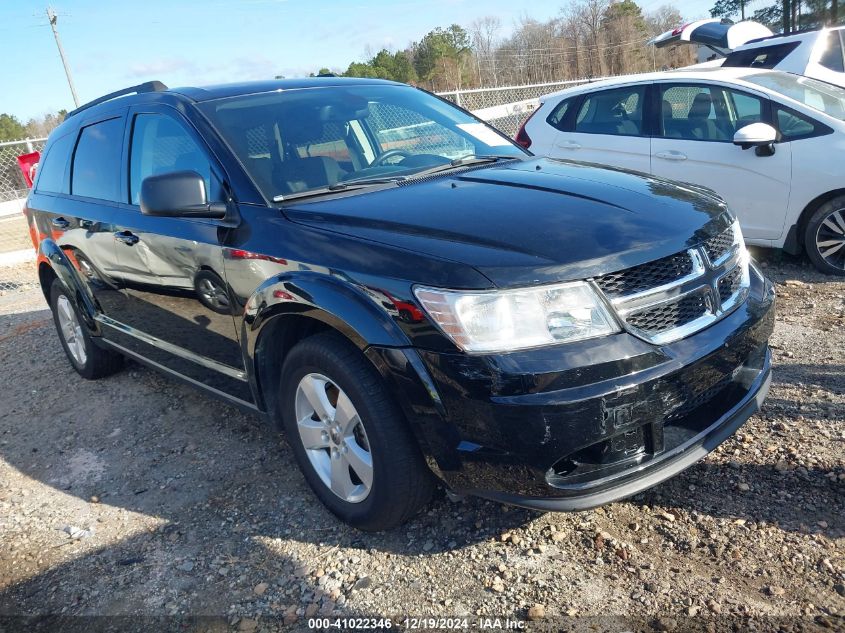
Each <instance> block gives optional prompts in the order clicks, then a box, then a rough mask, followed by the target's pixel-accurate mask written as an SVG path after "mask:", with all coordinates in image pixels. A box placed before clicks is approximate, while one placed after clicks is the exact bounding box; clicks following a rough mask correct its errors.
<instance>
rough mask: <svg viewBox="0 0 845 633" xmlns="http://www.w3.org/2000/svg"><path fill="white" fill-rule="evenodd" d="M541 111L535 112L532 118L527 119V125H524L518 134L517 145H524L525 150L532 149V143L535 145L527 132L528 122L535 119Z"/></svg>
mask: <svg viewBox="0 0 845 633" xmlns="http://www.w3.org/2000/svg"><path fill="white" fill-rule="evenodd" d="M539 111H540V109H539V108H537V109H536V110H534V112H532V113H531V116H529V117H528V118H527V119H525V123H523V124H522V127H520V128H519V132H517V133H516V139H515V140H516V142H517V144H518V145H522V147H524V148H525V149H528V148H529V147H531V143H533V141H532V140H531V137H530V136H528V132H526V131H525V126H526V125H528V122H529V121H530V120H531V119H533V118H534V115H535V114H537V112H539Z"/></svg>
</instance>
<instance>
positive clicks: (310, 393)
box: [295, 374, 373, 503]
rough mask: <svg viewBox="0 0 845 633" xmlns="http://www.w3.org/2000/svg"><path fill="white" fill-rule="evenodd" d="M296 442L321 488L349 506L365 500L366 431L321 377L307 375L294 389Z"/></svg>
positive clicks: (369, 462)
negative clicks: (299, 444)
mask: <svg viewBox="0 0 845 633" xmlns="http://www.w3.org/2000/svg"><path fill="white" fill-rule="evenodd" d="M295 407H296V420H297V429H298V430H299V439H300V441H301V442H302V446H303V448H304V449H305V452H306V454H307V455H308V459H309V461H310V462H311V465H312V466H313V467H314V471H315V472H316V473H317V475H318V476H319V477H320V480H321V481H322V482H323V484H324V485H325V486H326V487H327V488H328V489H329V490H331V491H332V492H333V493H334V494H335V495H337V496H338V497H340V498H341V499H343V500H344V501H346V502H348V503H360V502H361V501H363V500H364V499H366V498H367V495H368V494H369V493H370V489H371V488H372V485H373V456H372V454H371V453H370V442H369V440H368V438H367V431H366V430H365V429H364V424H363V422H362V421H361V417H360V416H359V415H358V411H357V410H356V409H355V406H354V405H353V404H352V401H351V400H350V399H349V396H347V395H346V393H345V392H344V391H343V390H342V389H341V388H340V387H338V386H337V385H336V384H335V383H334V382H332V380H330V379H329V378H326V377H325V376H323V375H321V374H307V375H305V376H303V377H302V379H301V380H300V381H299V386H298V387H297V389H296V403H295Z"/></svg>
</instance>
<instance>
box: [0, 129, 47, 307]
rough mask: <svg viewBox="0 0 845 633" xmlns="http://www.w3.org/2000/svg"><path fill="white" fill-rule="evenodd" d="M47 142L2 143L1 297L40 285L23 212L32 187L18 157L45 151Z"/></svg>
mask: <svg viewBox="0 0 845 633" xmlns="http://www.w3.org/2000/svg"><path fill="white" fill-rule="evenodd" d="M46 142H47V139H44V138H39V139H28V140H24V141H12V142H7V143H0V296H3V295H7V294H9V293H10V292H16V291H20V290H29V289H31V288H35V287H36V286H37V285H38V279H37V275H36V271H35V266H34V265H33V262H34V260H35V253H34V251H33V248H32V240H31V239H30V237H29V227H28V226H27V223H26V219H25V218H24V216H23V215H22V214H21V211H22V210H23V203H24V200H25V199H26V196H27V194H29V189H28V186H27V183H26V180H25V179H24V175H23V171H22V170H21V167H20V165H19V164H18V157H19V156H22V155H24V154H31V153H33V152H40V151H42V150H43V149H44V145H45V143H46Z"/></svg>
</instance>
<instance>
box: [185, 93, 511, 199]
mask: <svg viewBox="0 0 845 633" xmlns="http://www.w3.org/2000/svg"><path fill="white" fill-rule="evenodd" d="M199 107H200V108H201V109H202V111H203V112H204V113H205V115H206V116H207V117H208V118H209V119H210V120H211V122H212V123H213V124H214V125H215V127H216V128H217V129H218V130H219V132H220V134H221V135H222V136H223V138H224V139H225V140H226V141H227V143H228V144H229V146H230V147H231V149H232V151H233V152H234V153H235V154H236V156H237V157H238V158H239V159H240V161H241V163H242V164H243V165H244V167H245V168H246V170H247V171H248V172H249V173H250V175H251V176H252V177H253V179H254V180H255V182H256V184H257V185H258V186H259V188H260V189H261V190H262V193H263V194H264V195H265V197H266V198H267V199H269V200H274V201H276V202H281V201H284V200H285V199H293V198H303V197H307V196H317V195H321V194H329V193H333V192H337V191H343V190H347V189H350V190H351V189H360V188H364V187H368V186H379V185H380V186H384V185H385V184H389V183H391V182H394V181H398V180H406V179H409V178H413V177H414V176H415V175H422V174H424V173H425V174H428V173H433V172H439V171H445V170H449V169H454V168H457V167H460V166H464V165H468V164H475V163H478V162H485V161H486V160H490V161H495V160H502V159H509V158H514V159H516V158H523V157H525V156H526V155H527V154H526V153H525V152H524V151H523V150H522V148H520V147H519V146H517V145H515V144H514V143H513V142H512V141H510V140H509V139H508V138H506V137H505V136H503V135H501V134H500V133H498V132H496V131H495V130H493V129H492V128H490V127H489V126H487V125H485V124H484V123H479V122H478V120H476V119H474V118H473V117H471V116H469V115H468V114H467V113H465V112H464V111H462V110H460V109H459V108H456V107H454V106H452V105H451V104H449V103H446V102H444V101H442V100H440V99H438V98H437V97H434V96H432V95H430V94H427V93H425V92H423V91H421V90H417V89H414V88H411V87H408V86H391V85H350V86H327V87H318V88H305V89H291V90H279V91H276V92H269V93H261V94H252V95H243V96H236V97H228V98H225V99H217V100H212V101H207V102H204V103H201V104H199Z"/></svg>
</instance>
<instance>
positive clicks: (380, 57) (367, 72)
mask: <svg viewBox="0 0 845 633" xmlns="http://www.w3.org/2000/svg"><path fill="white" fill-rule="evenodd" d="M343 74H344V75H345V76H346V77H364V78H372V79H390V80H391V81H401V82H402V83H412V82H413V81H415V80H416V73H415V72H414V66H413V64H412V63H411V59H410V57H409V56H408V53H406V52H405V51H398V52H396V53H391V52H390V51H388V50H387V49H382V50H380V51H379V52H378V53H376V54H375V56H373V57H372V58H371V59H369V60H368V61H366V62H363V63H362V62H352V63H351V64H349V68H348V69H347V70H346V72H345V73H343Z"/></svg>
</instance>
